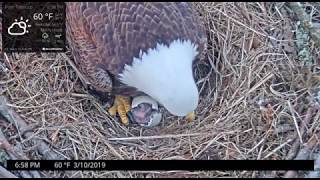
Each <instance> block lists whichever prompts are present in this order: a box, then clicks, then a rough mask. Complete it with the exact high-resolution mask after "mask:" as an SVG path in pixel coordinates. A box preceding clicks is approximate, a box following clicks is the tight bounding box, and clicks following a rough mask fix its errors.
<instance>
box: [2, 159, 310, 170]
mask: <svg viewBox="0 0 320 180" xmlns="http://www.w3.org/2000/svg"><path fill="white" fill-rule="evenodd" d="M7 169H8V170H109V171H111V170H132V171H152V170H158V171H159V170H160V171H161V170H164V171H166V170H187V171H197V170H221V171H223V170H249V171H250V170H252V171H253V170H265V171H273V170H304V171H307V170H314V160H8V161H7Z"/></svg>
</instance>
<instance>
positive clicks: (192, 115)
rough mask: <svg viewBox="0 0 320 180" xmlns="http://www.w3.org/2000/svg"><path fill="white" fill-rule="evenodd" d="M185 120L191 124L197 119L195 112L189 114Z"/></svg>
mask: <svg viewBox="0 0 320 180" xmlns="http://www.w3.org/2000/svg"><path fill="white" fill-rule="evenodd" d="M185 118H186V120H187V122H188V123H191V122H192V121H193V120H194V119H195V118H196V116H195V114H194V112H191V113H189V114H187V116H186V117H185Z"/></svg>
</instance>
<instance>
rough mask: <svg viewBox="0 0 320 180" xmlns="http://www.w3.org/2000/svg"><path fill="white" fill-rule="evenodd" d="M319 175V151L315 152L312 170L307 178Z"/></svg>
mask: <svg viewBox="0 0 320 180" xmlns="http://www.w3.org/2000/svg"><path fill="white" fill-rule="evenodd" d="M319 177H320V153H318V154H317V158H316V160H315V161H314V171H311V172H309V174H308V175H307V178H319Z"/></svg>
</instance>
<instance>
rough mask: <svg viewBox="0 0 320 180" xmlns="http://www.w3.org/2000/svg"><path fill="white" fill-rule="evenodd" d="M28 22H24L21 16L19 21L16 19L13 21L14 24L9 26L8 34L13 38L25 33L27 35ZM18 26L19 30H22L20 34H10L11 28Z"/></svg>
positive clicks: (27, 20)
mask: <svg viewBox="0 0 320 180" xmlns="http://www.w3.org/2000/svg"><path fill="white" fill-rule="evenodd" d="M28 22H29V19H26V20H24V18H23V17H22V16H21V17H20V21H18V19H15V20H14V22H13V23H12V24H11V26H10V27H9V28H8V33H9V34H10V35H13V36H19V35H24V34H26V33H29V31H28V30H27V28H30V27H31V25H30V24H27V23H28ZM16 25H18V27H19V29H20V30H22V32H12V30H13V27H14V26H16Z"/></svg>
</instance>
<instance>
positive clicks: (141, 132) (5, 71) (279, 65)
mask: <svg viewBox="0 0 320 180" xmlns="http://www.w3.org/2000/svg"><path fill="white" fill-rule="evenodd" d="M194 6H195V7H196V8H197V10H198V12H199V13H200V14H201V16H202V20H203V22H204V23H205V25H206V28H207V34H208V39H209V43H208V52H207V56H206V58H205V59H203V60H202V61H201V62H199V64H198V65H197V68H196V69H195V70H194V72H195V74H196V79H197V85H198V88H199V90H200V92H201V99H200V103H199V106H198V108H197V112H196V113H197V117H196V120H195V121H194V122H192V123H187V122H186V121H185V120H183V119H181V118H177V117H174V116H171V115H169V114H168V113H166V112H165V118H164V121H162V123H161V124H160V125H159V126H157V127H155V128H142V127H140V126H129V127H126V126H123V125H121V124H120V123H119V122H118V121H117V120H115V119H113V118H111V117H110V116H109V115H108V114H107V112H106V111H105V110H104V108H103V107H102V106H101V104H99V102H98V101H97V100H96V99H94V97H92V96H91V95H90V94H88V93H87V92H86V90H85V89H84V88H83V86H82V84H81V81H80V80H79V77H78V75H77V73H76V72H75V71H74V69H73V68H72V67H71V66H70V64H69V60H68V59H70V58H71V56H70V52H66V53H51V54H50V53H14V54H9V53H4V54H2V58H1V59H0V75H1V76H0V96H1V97H5V98H6V101H7V102H6V103H4V102H5V101H4V100H3V99H2V100H3V101H2V103H0V108H1V107H4V105H3V104H5V106H6V107H7V108H8V109H10V111H12V113H13V115H12V114H11V115H12V116H11V120H10V118H9V120H8V118H6V117H2V118H1V117H0V119H1V121H0V128H1V133H0V139H1V142H2V143H1V147H2V149H0V150H1V151H0V156H1V162H4V160H5V159H12V158H13V157H17V158H19V157H20V158H28V159H57V158H60V159H79V160H80V159H97V160H105V159H185V160H190V159H206V160H207V159H222V160H224V159H252V160H255V159H273V160H278V159H279V160H280V159H297V158H303V159H316V158H320V152H319V138H320V133H319V131H320V121H319V119H320V106H319V103H320V66H319V64H320V49H319V46H318V44H319V42H317V40H316V39H315V38H313V36H312V33H308V30H307V29H306V27H304V26H303V23H301V22H300V23H299V17H298V16H297V15H296V14H295V11H293V10H292V7H291V6H290V5H288V4H287V3H280V2H272V3H267V2H250V3H241V2H239V3H232V2H207V3H194ZM303 9H304V11H305V12H306V13H307V14H309V16H308V17H309V20H311V22H312V23H313V26H314V27H315V28H318V29H319V28H320V5H319V3H316V2H314V3H303ZM319 31H320V30H319ZM317 43H318V44H317ZM1 104H2V106H1ZM8 109H7V110H8ZM0 111H1V110H0ZM305 150H308V153H307V155H306V156H299V155H301V154H299V153H300V152H301V151H305ZM17 152H20V153H17ZM21 152H22V153H21ZM1 165H3V163H1ZM14 174H15V175H16V176H23V177H28V176H35V177H37V176H39V175H40V176H44V177H283V176H289V177H290V176H292V177H295V176H300V177H305V176H308V172H298V173H295V172H285V171H272V172H266V171H210V172H209V171H195V172H185V171H170V172H158V171H152V172H136V171H43V172H34V173H29V174H28V173H21V172H20V173H19V172H14Z"/></svg>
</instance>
